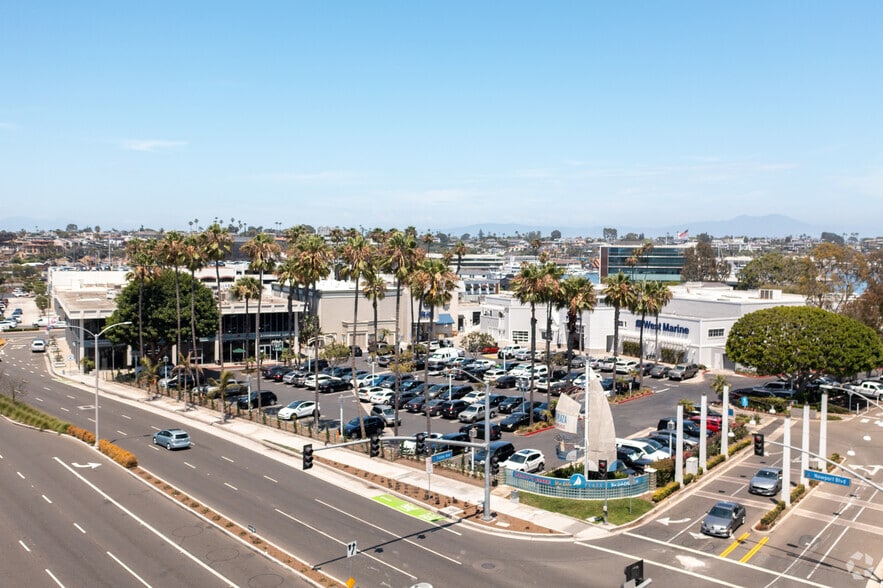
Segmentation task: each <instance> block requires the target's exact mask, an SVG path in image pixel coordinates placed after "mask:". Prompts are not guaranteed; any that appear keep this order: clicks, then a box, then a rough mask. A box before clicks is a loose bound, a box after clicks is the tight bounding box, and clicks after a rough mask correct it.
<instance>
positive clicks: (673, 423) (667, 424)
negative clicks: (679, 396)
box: [656, 415, 711, 439]
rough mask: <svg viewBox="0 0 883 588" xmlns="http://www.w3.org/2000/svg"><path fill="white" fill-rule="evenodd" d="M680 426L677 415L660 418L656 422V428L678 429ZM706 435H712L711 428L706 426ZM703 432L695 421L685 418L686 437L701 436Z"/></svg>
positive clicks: (662, 429)
mask: <svg viewBox="0 0 883 588" xmlns="http://www.w3.org/2000/svg"><path fill="white" fill-rule="evenodd" d="M709 416H711V415H709ZM677 427H678V419H677V418H675V417H666V418H664V419H659V422H658V423H656V428H657V429H658V430H660V431H665V430H668V431H676V430H677ZM706 432H707V433H706V436H708V437H710V436H711V430H710V429H708V428H707V427H706ZM700 434H701V428H700V427H699V425H698V424H696V423H695V422H693V421H691V420H689V419H688V418H686V417H685V418H684V436H685V437H688V436H689V437H695V438H696V439H698V438H699V436H700Z"/></svg>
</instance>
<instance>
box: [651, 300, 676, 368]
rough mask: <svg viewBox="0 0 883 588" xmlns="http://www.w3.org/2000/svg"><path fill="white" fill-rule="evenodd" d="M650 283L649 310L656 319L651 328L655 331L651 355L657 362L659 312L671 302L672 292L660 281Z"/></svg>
mask: <svg viewBox="0 0 883 588" xmlns="http://www.w3.org/2000/svg"><path fill="white" fill-rule="evenodd" d="M650 284H651V286H652V288H651V290H650V299H651V300H652V301H653V304H652V306H651V308H650V309H649V312H650V314H652V315H653V318H654V320H655V321H656V328H655V329H653V330H654V331H655V332H656V340H655V342H654V347H653V356H654V358H655V359H654V363H659V313H661V312H662V309H663V308H665V307H666V305H668V303H669V302H671V299H672V296H673V294H672V291H671V289H670V288H669V287H668V286H666V285H665V284H663V283H662V282H650Z"/></svg>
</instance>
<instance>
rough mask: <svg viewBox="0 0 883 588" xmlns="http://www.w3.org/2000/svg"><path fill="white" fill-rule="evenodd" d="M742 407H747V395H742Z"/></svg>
mask: <svg viewBox="0 0 883 588" xmlns="http://www.w3.org/2000/svg"><path fill="white" fill-rule="evenodd" d="M742 408H748V397H747V396H743V397H742Z"/></svg>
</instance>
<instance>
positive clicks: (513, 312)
mask: <svg viewBox="0 0 883 588" xmlns="http://www.w3.org/2000/svg"><path fill="white" fill-rule="evenodd" d="M602 288H603V286H596V290H595V291H596V295H597V297H598V300H599V302H598V304H597V306H596V308H595V310H594V311H592V312H585V313H583V315H582V317H581V320H580V321H579V322H578V324H577V329H576V336H575V344H574V346H575V347H576V348H577V349H585V350H586V351H587V353H589V354H590V355H593V356H596V357H597V356H600V355H604V354H609V353H612V352H613V332H614V309H613V307H611V306H609V305H607V304H604V303H603V302H601V300H602V299H603V293H602ZM669 288H670V289H671V291H672V300H671V302H669V303H668V304H667V305H666V306H665V308H663V309H662V312H661V313H660V314H659V317H658V318H657V317H653V316H645V317H644V318H643V319H642V318H641V316H640V314H638V315H635V314H632V313H631V312H629V311H628V310H626V309H621V310H620V316H619V350H620V352H621V351H622V346H623V343H624V342H632V343H638V342H639V340H640V337H641V327H642V325H643V331H644V333H643V334H644V353H645V354H646V355H648V356H654V355H659V356H660V357H661V355H662V349H663V348H668V349H670V350H672V351H675V352H680V353H682V354H683V357H684V361H686V362H692V363H697V364H701V365H704V366H706V367H707V368H709V369H733V368H734V367H735V366H734V364H733V362H732V361H730V360H729V359H728V358H727V357H726V352H725V347H726V343H727V337H728V336H729V334H730V329H731V328H732V327H733V324H734V323H735V322H736V321H737V320H739V319H740V318H741V317H743V316H745V315H746V314H749V313H751V312H754V311H756V310H761V309H764V308H772V307H775V306H804V305H805V304H806V300H805V299H804V297H803V296H799V295H796V294H786V293H784V292H782V291H781V290H771V289H761V290H734V289H732V288H731V287H730V286H727V285H725V284H720V283H685V284H680V285H676V286H669ZM547 312H548V309H547V307H546V305H544V304H537V305H536V317H537V333H536V338H537V349H539V350H543V349H545V347H546V340H547V339H548V340H549V342H550V348H551V349H552V350H553V351H557V350H561V349H566V348H567V311H566V309H555V308H554V307H553V308H552V312H551V318H552V321H551V328H547V325H548V320H547V317H548V314H547ZM530 314H531V310H530V305H527V304H521V303H520V302H518V300H517V299H516V298H515V297H514V296H512V294H511V293H509V292H503V293H501V294H499V295H495V296H488V297H486V299H485V300H484V303H483V304H482V306H481V317H480V318H481V320H480V324H479V327H478V328H479V329H480V330H481V332H483V333H488V334H490V335H491V336H493V337H494V338H495V339H496V340H497V341H498V342H506V343H510V342H511V343H520V344H523V345H529V343H530Z"/></svg>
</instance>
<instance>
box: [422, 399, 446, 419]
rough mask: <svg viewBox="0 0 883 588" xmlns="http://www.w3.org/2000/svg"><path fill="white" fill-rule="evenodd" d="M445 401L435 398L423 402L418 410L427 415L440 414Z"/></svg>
mask: <svg viewBox="0 0 883 588" xmlns="http://www.w3.org/2000/svg"><path fill="white" fill-rule="evenodd" d="M445 402H447V401H446V400H442V399H441V398H435V399H433V400H430V401H429V404H424V405H423V406H422V407H421V409H420V411H421V412H422V413H423V414H428V415H429V416H431V417H433V416H438V415H440V414H441V411H442V405H443V404H444V403H445Z"/></svg>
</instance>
